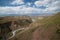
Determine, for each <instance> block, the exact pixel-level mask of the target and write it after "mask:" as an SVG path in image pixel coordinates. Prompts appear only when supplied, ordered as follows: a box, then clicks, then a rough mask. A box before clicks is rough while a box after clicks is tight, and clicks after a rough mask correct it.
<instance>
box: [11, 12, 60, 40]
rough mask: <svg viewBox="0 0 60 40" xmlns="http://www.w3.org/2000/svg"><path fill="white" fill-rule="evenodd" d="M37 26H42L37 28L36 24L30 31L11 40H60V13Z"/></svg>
mask: <svg viewBox="0 0 60 40" xmlns="http://www.w3.org/2000/svg"><path fill="white" fill-rule="evenodd" d="M37 24H42V25H38V26H36V27H35V25H36V24H35V23H34V26H31V28H30V29H29V30H26V31H25V32H23V33H21V34H19V33H18V34H17V35H16V36H15V37H14V38H12V39H11V40H60V12H59V13H57V14H56V15H54V16H52V17H48V18H46V19H45V20H42V22H41V23H37ZM33 27H34V28H33Z"/></svg>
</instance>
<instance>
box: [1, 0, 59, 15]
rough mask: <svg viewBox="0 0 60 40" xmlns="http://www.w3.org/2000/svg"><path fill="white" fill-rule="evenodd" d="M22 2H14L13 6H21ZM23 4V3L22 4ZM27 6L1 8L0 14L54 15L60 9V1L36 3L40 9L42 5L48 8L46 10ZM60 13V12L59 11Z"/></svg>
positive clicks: (50, 0) (46, 0)
mask: <svg viewBox="0 0 60 40" xmlns="http://www.w3.org/2000/svg"><path fill="white" fill-rule="evenodd" d="M21 2H23V1H22V0H20V1H19V0H16V1H13V2H12V4H15V3H16V4H21ZM49 2H51V3H49ZM22 4H23V3H22ZM26 5H29V6H30V5H31V3H27V4H26ZM26 5H22V6H16V7H0V13H2V14H34V13H35V14H37V13H39V14H42V13H54V12H57V11H56V10H59V9H60V1H55V0H53V1H52V0H44V1H40V0H39V1H36V2H35V5H36V6H37V7H40V6H42V5H44V6H46V8H45V9H41V8H36V7H35V6H34V7H29V6H28V7H27V6H26ZM59 11H60V10H59Z"/></svg>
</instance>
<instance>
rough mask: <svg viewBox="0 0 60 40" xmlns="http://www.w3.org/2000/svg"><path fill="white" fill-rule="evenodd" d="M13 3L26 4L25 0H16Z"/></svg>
mask: <svg viewBox="0 0 60 40" xmlns="http://www.w3.org/2000/svg"><path fill="white" fill-rule="evenodd" d="M11 4H13V5H14V4H15V5H20V4H24V2H23V0H14V1H13V2H12V3H11Z"/></svg>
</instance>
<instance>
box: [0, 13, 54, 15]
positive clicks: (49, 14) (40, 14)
mask: <svg viewBox="0 0 60 40" xmlns="http://www.w3.org/2000/svg"><path fill="white" fill-rule="evenodd" d="M50 15H53V14H50V13H49V14H48V13H44V14H43V13H42V14H37V13H36V14H0V16H50Z"/></svg>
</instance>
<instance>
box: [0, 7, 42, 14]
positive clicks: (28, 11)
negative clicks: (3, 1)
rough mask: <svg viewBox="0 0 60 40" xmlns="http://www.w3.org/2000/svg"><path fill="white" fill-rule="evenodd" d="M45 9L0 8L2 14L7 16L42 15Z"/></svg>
mask: <svg viewBox="0 0 60 40" xmlns="http://www.w3.org/2000/svg"><path fill="white" fill-rule="evenodd" d="M42 10H43V9H38V8H33V7H25V6H17V7H0V13H3V14H4V13H6V14H10V13H11V14H32V13H41V11H42Z"/></svg>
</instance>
